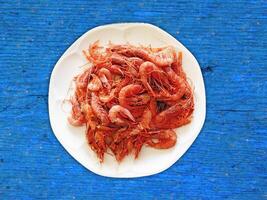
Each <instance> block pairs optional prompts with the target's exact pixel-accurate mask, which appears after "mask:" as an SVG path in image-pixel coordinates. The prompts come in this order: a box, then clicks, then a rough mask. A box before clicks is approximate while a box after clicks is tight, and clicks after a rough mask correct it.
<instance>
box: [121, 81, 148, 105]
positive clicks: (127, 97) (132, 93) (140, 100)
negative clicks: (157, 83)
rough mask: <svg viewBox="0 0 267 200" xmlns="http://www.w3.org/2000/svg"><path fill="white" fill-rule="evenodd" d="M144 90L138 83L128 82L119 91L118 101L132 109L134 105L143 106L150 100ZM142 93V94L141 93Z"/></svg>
mask: <svg viewBox="0 0 267 200" xmlns="http://www.w3.org/2000/svg"><path fill="white" fill-rule="evenodd" d="M143 92H144V88H143V87H142V86H141V85H139V84H130V85H127V86H125V87H123V88H122V89H121V91H120V92H119V102H120V105H122V106H123V107H125V108H128V109H132V108H136V106H143V105H145V104H147V103H148V102H149V100H150V97H149V95H147V94H146V93H143ZM142 93H143V94H142Z"/></svg>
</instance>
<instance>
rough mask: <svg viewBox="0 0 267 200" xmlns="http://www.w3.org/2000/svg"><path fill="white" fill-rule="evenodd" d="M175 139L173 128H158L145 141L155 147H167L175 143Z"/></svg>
mask: <svg viewBox="0 0 267 200" xmlns="http://www.w3.org/2000/svg"><path fill="white" fill-rule="evenodd" d="M152 132H153V131H152ZM176 140H177V136H176V133H175V132H174V131H173V130H170V129H169V130H159V131H156V134H153V135H152V136H151V139H150V140H148V141H147V142H146V143H147V144H148V145H149V146H151V147H154V148H156V149H169V148H171V147H173V146H174V145H175V144H176Z"/></svg>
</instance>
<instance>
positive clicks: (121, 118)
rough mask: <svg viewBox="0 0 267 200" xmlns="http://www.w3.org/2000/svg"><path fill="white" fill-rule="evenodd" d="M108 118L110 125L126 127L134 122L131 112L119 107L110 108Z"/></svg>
mask: <svg viewBox="0 0 267 200" xmlns="http://www.w3.org/2000/svg"><path fill="white" fill-rule="evenodd" d="M108 117H109V119H110V121H111V122H112V123H114V124H117V125H119V126H127V125H129V124H130V123H134V122H135V118H134V117H133V115H132V114H131V112H130V111H129V110H128V109H126V108H124V107H122V106H120V105H115V106H112V108H111V109H110V110H109V113H108Z"/></svg>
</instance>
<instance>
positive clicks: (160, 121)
mask: <svg viewBox="0 0 267 200" xmlns="http://www.w3.org/2000/svg"><path fill="white" fill-rule="evenodd" d="M193 111H194V103H193V98H190V99H186V100H179V101H178V102H177V103H176V104H175V105H173V106H171V107H169V108H167V109H166V110H164V111H162V112H160V113H159V114H157V115H156V116H155V118H154V119H153V126H154V127H156V128H163V129H166V128H167V129H169V128H177V127H179V126H182V125H184V124H186V123H188V122H190V118H189V117H190V115H191V114H192V112H193Z"/></svg>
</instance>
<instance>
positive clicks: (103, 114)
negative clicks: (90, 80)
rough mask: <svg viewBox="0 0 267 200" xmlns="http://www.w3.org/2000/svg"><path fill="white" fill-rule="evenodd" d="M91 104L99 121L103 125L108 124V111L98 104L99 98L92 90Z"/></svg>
mask: <svg viewBox="0 0 267 200" xmlns="http://www.w3.org/2000/svg"><path fill="white" fill-rule="evenodd" d="M91 106H92V109H93V111H94V113H95V115H96V116H97V118H98V119H100V121H101V122H102V123H103V124H104V125H106V124H108V123H109V117H108V113H107V111H106V110H105V109H104V108H103V106H102V105H101V104H100V101H99V98H98V96H97V95H96V94H95V93H94V92H92V94H91Z"/></svg>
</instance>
